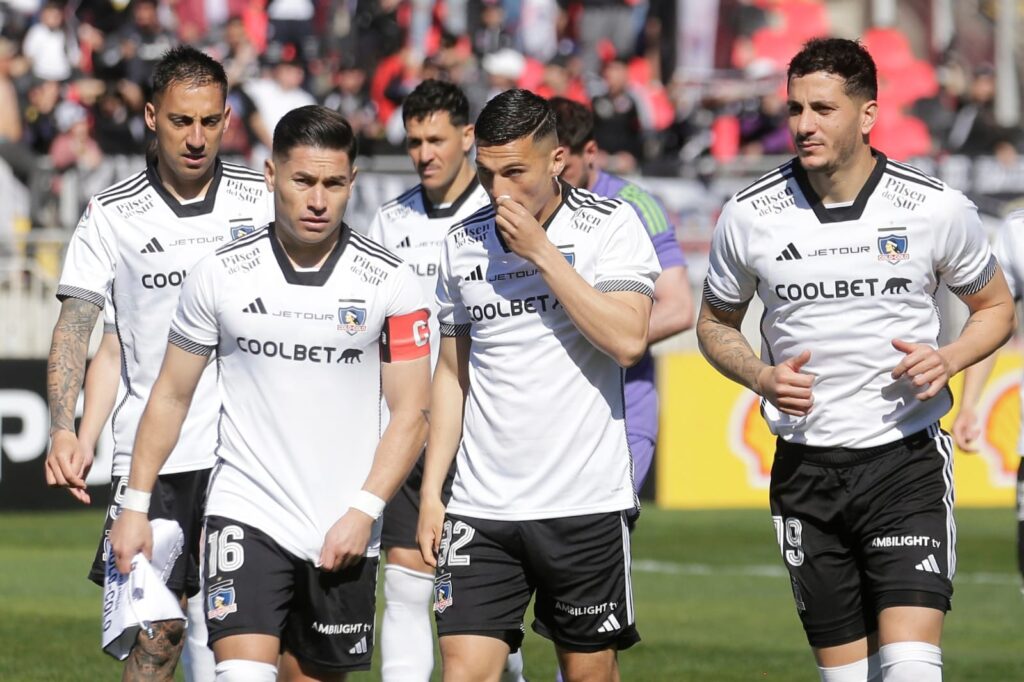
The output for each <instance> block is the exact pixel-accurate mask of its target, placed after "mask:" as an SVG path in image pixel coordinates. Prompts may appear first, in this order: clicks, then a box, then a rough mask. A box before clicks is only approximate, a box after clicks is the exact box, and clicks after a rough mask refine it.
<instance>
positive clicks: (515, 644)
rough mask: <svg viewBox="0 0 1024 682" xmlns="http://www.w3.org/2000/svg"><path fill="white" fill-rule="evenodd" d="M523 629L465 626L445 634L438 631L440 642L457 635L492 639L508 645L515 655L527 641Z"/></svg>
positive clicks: (517, 627) (518, 626)
mask: <svg viewBox="0 0 1024 682" xmlns="http://www.w3.org/2000/svg"><path fill="white" fill-rule="evenodd" d="M521 627H522V626H521V625H512V626H509V627H505V628H498V627H487V628H483V627H471V626H464V627H458V628H455V629H452V630H446V631H444V632H441V630H438V631H437V638H438V640H440V639H441V638H442V637H454V636H456V635H476V636H478V637H490V638H491V639H499V640H501V641H502V642H504V643H505V644H508V647H509V651H510V653H513V654H514V653H515V652H517V651H519V649H521V648H522V646H523V639H525V635H524V633H523V631H522V629H521Z"/></svg>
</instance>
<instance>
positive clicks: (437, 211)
mask: <svg viewBox="0 0 1024 682" xmlns="http://www.w3.org/2000/svg"><path fill="white" fill-rule="evenodd" d="M479 186H480V180H479V179H478V178H477V177H476V175H474V176H473V180H472V182H470V183H469V186H468V187H466V189H464V190H463V191H462V194H460V195H459V196H458V198H457V199H456V200H455V201H453V202H452V203H451V204H449V205H448V206H446V207H444V208H437V207H435V206H434V204H433V203H431V201H430V199H428V198H427V191H426V190H425V189H423V185H420V195H421V196H422V197H423V210H424V211H426V212H427V217H428V218H430V219H434V218H451V217H452V216H453V215H455V214H456V213H458V211H459V209H460V208H462V205H463V204H464V203H466V199H468V198H469V196H470V195H471V194H472V193H473V192H475V191H476V188H477V187H479Z"/></svg>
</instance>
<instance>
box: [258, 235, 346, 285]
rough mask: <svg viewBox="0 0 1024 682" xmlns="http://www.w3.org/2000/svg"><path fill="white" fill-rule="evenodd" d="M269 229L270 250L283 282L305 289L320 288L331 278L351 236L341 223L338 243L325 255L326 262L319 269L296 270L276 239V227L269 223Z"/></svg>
mask: <svg viewBox="0 0 1024 682" xmlns="http://www.w3.org/2000/svg"><path fill="white" fill-rule="evenodd" d="M269 229H270V248H271V249H273V250H274V257H275V258H277V265H278V267H280V268H281V274H282V275H284V281H286V282H288V284H298V285H301V286H307V287H322V286H323V285H324V284H326V283H327V280H329V279H330V278H331V273H333V272H334V266H335V265H337V264H338V259H339V258H341V254H342V252H343V251H345V247H346V246H347V245H348V240H349V238H350V237H351V236H352V230H351V228H349V226H348V225H346V224H345V223H342V224H341V234H339V235H338V241H337V243H336V244H335V245H334V249H333V250H332V251H331V252H330V253H329V254H328V255H327V260H325V261H324V263H323V265H321V266H320V269H319V270H296V269H295V266H293V265H292V261H291V259H290V258H288V254H287V253H285V252H284V247H283V246H281V242H280V241H278V239H277V226H276V225H275V224H274V223H270V226H269Z"/></svg>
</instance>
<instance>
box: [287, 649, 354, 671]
mask: <svg viewBox="0 0 1024 682" xmlns="http://www.w3.org/2000/svg"><path fill="white" fill-rule="evenodd" d="M281 648H282V650H283V651H288V652H290V653H291V655H292V656H294V657H295V658H297V659H298V660H300V661H302V662H303V663H308V664H309V665H311V666H313V667H314V668H317V669H318V670H324V671H327V672H332V673H357V672H363V671H366V670H369V669H370V668H372V667H373V665H372V663H371V662H366V663H350V664H348V665H345V664H339V663H324V662H322V661H317V660H315V659H313V658H310V657H309V656H303V655H302V653H301V652H299V651H296V650H295V649H293V648H291V647H289V646H288V645H287V644H284V645H282V647H281Z"/></svg>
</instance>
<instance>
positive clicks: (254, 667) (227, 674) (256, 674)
mask: <svg viewBox="0 0 1024 682" xmlns="http://www.w3.org/2000/svg"><path fill="white" fill-rule="evenodd" d="M214 670H215V672H216V674H217V677H216V682H275V680H277V666H274V665H271V664H270V663H260V662H259V661H245V660H242V659H240V658H233V659H230V660H227V661H221V662H220V663H218V664H217V667H216V668H215V669H214Z"/></svg>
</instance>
